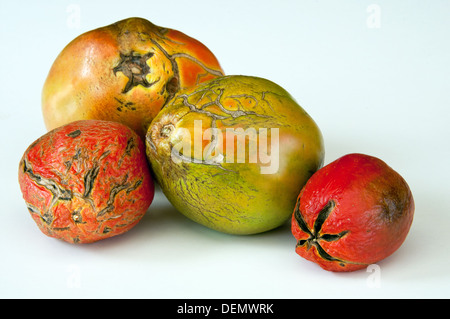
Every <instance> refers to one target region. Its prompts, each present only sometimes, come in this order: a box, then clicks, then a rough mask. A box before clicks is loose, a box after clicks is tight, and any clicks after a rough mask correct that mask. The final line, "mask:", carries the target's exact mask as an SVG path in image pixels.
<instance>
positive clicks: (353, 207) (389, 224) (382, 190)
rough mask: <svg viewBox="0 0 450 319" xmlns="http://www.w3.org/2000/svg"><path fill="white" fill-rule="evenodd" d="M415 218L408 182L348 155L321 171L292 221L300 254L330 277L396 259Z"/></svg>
mask: <svg viewBox="0 0 450 319" xmlns="http://www.w3.org/2000/svg"><path fill="white" fill-rule="evenodd" d="M413 214H414V200H413V196H412V194H411V191H410V189H409V186H408V184H407V183H406V181H405V180H404V179H403V178H402V177H401V176H400V175H399V174H398V173H397V172H396V171H394V170H393V169H392V168H391V167H389V166H388V165H387V164H386V163H385V162H383V161H382V160H380V159H378V158H376V157H372V156H368V155H364V154H349V155H346V156H343V157H341V158H339V159H338V160H336V161H334V162H332V163H330V164H328V165H327V166H325V167H323V168H322V169H320V170H319V171H317V172H316V173H315V174H314V175H313V176H312V177H311V178H310V179H309V180H308V182H307V183H306V185H305V186H304V188H303V189H302V191H301V193H300V195H299V197H298V199H297V204H296V206H295V210H294V213H293V215H292V233H293V235H294V236H295V238H296V239H297V245H296V249H295V250H296V252H297V253H298V254H299V255H300V256H302V257H304V258H306V259H308V260H310V261H313V262H315V263H317V264H319V265H320V266H321V267H322V268H323V269H326V270H330V271H354V270H358V269H362V268H365V267H367V266H368V265H369V264H373V263H376V262H378V261H380V260H382V259H384V258H386V257H388V256H389V255H391V254H392V253H394V252H395V251H396V250H397V249H398V248H399V247H400V246H401V244H402V243H403V242H404V240H405V238H406V236H407V234H408V232H409V229H410V227H411V223H412V220H413Z"/></svg>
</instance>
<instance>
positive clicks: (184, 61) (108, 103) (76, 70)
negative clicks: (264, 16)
mask: <svg viewBox="0 0 450 319" xmlns="http://www.w3.org/2000/svg"><path fill="white" fill-rule="evenodd" d="M221 75H223V71H222V69H221V67H220V65H219V62H218V61H217V59H216V57H215V56H214V55H213V53H212V52H211V51H210V50H209V49H208V48H207V47H206V46H204V45H203V44H202V43H200V42H199V41H197V40H196V39H193V38H191V37H189V36H187V35H185V34H183V33H181V32H179V31H176V30H172V29H167V28H161V27H159V26H156V25H154V24H152V23H151V22H149V21H147V20H145V19H141V18H129V19H125V20H121V21H119V22H116V23H114V24H111V25H108V26H105V27H102V28H99V29H95V30H92V31H89V32H86V33H84V34H82V35H80V36H78V37H77V38H75V39H74V40H73V41H72V42H70V43H69V44H68V45H67V46H66V47H65V48H64V49H63V51H62V52H61V53H60V54H59V55H58V57H57V58H56V60H55V61H54V63H53V65H52V67H51V69H50V71H49V74H48V77H47V79H46V81H45V84H44V87H43V91H42V112H43V116H44V120H45V125H46V127H47V129H48V130H51V129H54V128H56V127H58V126H61V125H64V124H67V123H69V122H72V121H76V120H83V119H98V120H109V121H115V122H120V123H123V124H125V125H127V126H129V127H131V128H132V129H134V130H135V131H136V132H137V133H138V135H139V136H140V137H141V138H144V137H145V133H146V131H147V127H148V125H149V124H150V122H151V121H152V119H153V118H154V117H155V116H156V114H157V113H158V112H159V110H160V109H161V108H162V107H163V106H164V104H165V103H166V101H168V100H169V99H171V98H172V97H173V95H174V94H175V93H176V92H177V91H178V90H180V89H182V88H187V87H191V86H194V85H196V84H198V83H201V82H203V81H206V80H209V79H211V78H214V77H217V76H221Z"/></svg>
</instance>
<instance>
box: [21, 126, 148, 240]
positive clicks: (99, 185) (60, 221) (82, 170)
mask: <svg viewBox="0 0 450 319" xmlns="http://www.w3.org/2000/svg"><path fill="white" fill-rule="evenodd" d="M19 184H20V189H21V191H22V194H23V198H24V200H25V202H26V205H27V208H28V211H29V212H30V214H31V217H32V218H33V219H34V221H35V222H36V224H37V225H38V226H39V228H40V230H41V231H42V232H43V233H44V234H46V235H48V236H51V237H55V238H58V239H61V240H64V241H67V242H69V243H77V244H78V243H79V244H82V243H91V242H95V241H98V240H101V239H105V238H109V237H112V236H116V235H119V234H123V233H125V232H126V231H128V230H130V229H131V228H132V227H134V226H135V225H136V224H137V223H138V222H139V220H140V219H141V218H142V217H143V216H144V214H145V213H146V211H147V209H148V207H149V206H150V204H151V202H152V200H153V195H154V184H153V180H152V176H151V174H150V168H149V166H148V162H147V160H146V156H145V146H144V143H143V142H142V140H141V139H140V138H139V136H138V135H137V134H136V133H135V132H134V131H133V130H131V129H130V128H128V127H126V126H125V125H122V124H119V123H115V122H107V121H97V120H83V121H76V122H73V123H70V124H67V125H64V126H61V127H59V128H57V129H54V130H52V131H50V132H48V133H47V134H45V135H43V136H42V137H40V138H39V139H38V140H36V141H35V142H34V143H32V144H31V145H30V146H29V147H28V149H27V150H26V151H25V153H24V155H23V157H22V159H21V160H20V164H19Z"/></svg>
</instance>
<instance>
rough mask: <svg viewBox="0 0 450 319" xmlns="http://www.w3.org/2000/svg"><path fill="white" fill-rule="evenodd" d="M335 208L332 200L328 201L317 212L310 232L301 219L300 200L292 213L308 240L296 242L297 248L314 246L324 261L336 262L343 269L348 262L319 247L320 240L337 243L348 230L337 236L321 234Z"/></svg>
mask: <svg viewBox="0 0 450 319" xmlns="http://www.w3.org/2000/svg"><path fill="white" fill-rule="evenodd" d="M335 207H336V203H335V202H334V201H333V200H330V201H328V203H327V204H326V205H325V206H324V207H323V208H322V210H321V211H320V212H319V215H318V216H317V218H316V220H315V221H314V226H313V229H312V230H311V229H309V227H308V225H307V223H306V221H305V220H304V219H303V216H302V213H301V212H300V200H298V201H297V205H296V207H295V211H294V217H295V220H296V222H297V225H298V226H299V227H300V229H301V230H302V231H303V232H305V233H306V234H308V236H309V237H308V239H300V240H298V242H297V247H300V246H305V245H306V249H307V250H308V249H310V248H311V247H312V246H314V247H315V248H316V250H317V253H318V254H319V256H320V257H322V258H323V259H324V260H326V261H336V262H338V263H339V265H340V266H342V267H344V266H345V264H346V263H349V262H348V261H345V260H342V259H339V258H336V257H333V256H331V255H330V254H328V253H327V252H326V251H325V249H323V247H322V246H321V245H320V241H322V240H323V241H326V242H331V241H337V240H339V239H341V238H342V237H343V236H345V235H346V234H347V233H348V230H344V231H342V232H340V233H339V234H322V226H323V224H324V223H325V221H326V220H327V218H328V216H329V215H330V214H331V212H332V211H333V210H334V208H335Z"/></svg>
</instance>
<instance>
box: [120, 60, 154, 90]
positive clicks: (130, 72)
mask: <svg viewBox="0 0 450 319" xmlns="http://www.w3.org/2000/svg"><path fill="white" fill-rule="evenodd" d="M153 55H154V53H153V52H148V53H146V54H144V55H141V54H139V53H136V52H133V51H131V52H130V53H129V54H123V53H120V59H121V60H120V62H119V65H117V66H116V67H114V68H113V72H114V74H116V73H117V72H122V73H123V74H124V75H125V76H126V77H127V78H128V82H127V84H126V85H125V88H124V89H123V91H122V93H127V92H128V91H130V90H131V89H132V88H134V87H135V86H138V85H142V86H144V87H146V88H148V87H150V86H152V85H153V84H155V83H156V82H148V81H147V78H146V76H147V74H149V73H150V72H151V70H150V67H149V65H148V64H147V60H148V59H150V58H151V57H152V56H153Z"/></svg>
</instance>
